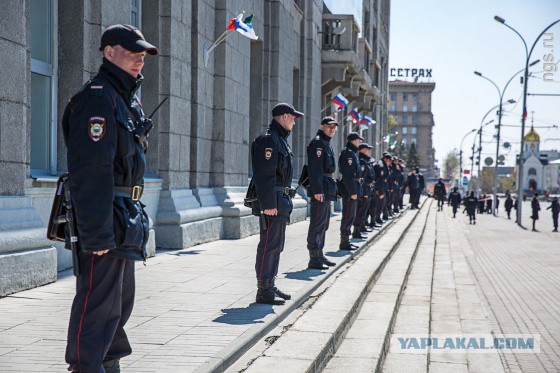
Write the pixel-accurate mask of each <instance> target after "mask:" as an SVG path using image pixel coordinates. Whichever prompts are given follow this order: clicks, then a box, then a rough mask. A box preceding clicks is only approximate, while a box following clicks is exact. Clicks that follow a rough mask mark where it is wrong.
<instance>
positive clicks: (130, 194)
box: [114, 185, 144, 201]
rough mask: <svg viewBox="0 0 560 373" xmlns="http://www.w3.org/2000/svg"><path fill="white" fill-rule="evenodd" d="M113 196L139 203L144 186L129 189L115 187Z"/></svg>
mask: <svg viewBox="0 0 560 373" xmlns="http://www.w3.org/2000/svg"><path fill="white" fill-rule="evenodd" d="M114 190H115V196H117V197H125V198H130V199H132V200H133V201H139V200H140V198H141V197H142V194H143V193H144V186H142V185H135V186H131V187H124V186H115V188H114Z"/></svg>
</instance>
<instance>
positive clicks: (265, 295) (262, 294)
mask: <svg viewBox="0 0 560 373" xmlns="http://www.w3.org/2000/svg"><path fill="white" fill-rule="evenodd" d="M257 287H258V290H257V299H256V302H257V303H262V304H273V305H282V304H284V301H282V300H276V299H275V298H276V295H278V297H281V298H283V297H282V296H281V295H280V294H282V295H283V296H285V297H287V298H284V299H290V298H291V297H290V296H289V295H288V294H285V293H284V292H282V291H280V290H278V289H277V288H276V287H275V286H274V280H259V281H258V282H257Z"/></svg>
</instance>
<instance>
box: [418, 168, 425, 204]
mask: <svg viewBox="0 0 560 373" xmlns="http://www.w3.org/2000/svg"><path fill="white" fill-rule="evenodd" d="M416 174H417V175H418V184H419V185H420V189H418V194H417V195H416V208H418V206H419V205H420V196H421V195H422V192H423V191H424V188H426V180H425V179H424V175H423V174H422V173H421V172H420V167H418V166H416Z"/></svg>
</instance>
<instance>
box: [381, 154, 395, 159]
mask: <svg viewBox="0 0 560 373" xmlns="http://www.w3.org/2000/svg"><path fill="white" fill-rule="evenodd" d="M383 158H386V159H390V160H393V155H392V154H391V153H383Z"/></svg>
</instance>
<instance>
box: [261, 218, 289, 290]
mask: <svg viewBox="0 0 560 373" xmlns="http://www.w3.org/2000/svg"><path fill="white" fill-rule="evenodd" d="M264 219H266V226H265V225H264V222H263V219H260V221H259V224H260V228H261V237H260V241H259V245H258V246H257V259H256V261H255V272H256V274H257V280H259V281H261V280H263V281H264V280H272V279H274V278H275V277H276V275H277V274H278V265H279V264H280V253H281V252H282V251H283V250H284V243H285V241H286V224H287V223H286V222H285V221H281V220H273V219H269V218H264Z"/></svg>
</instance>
